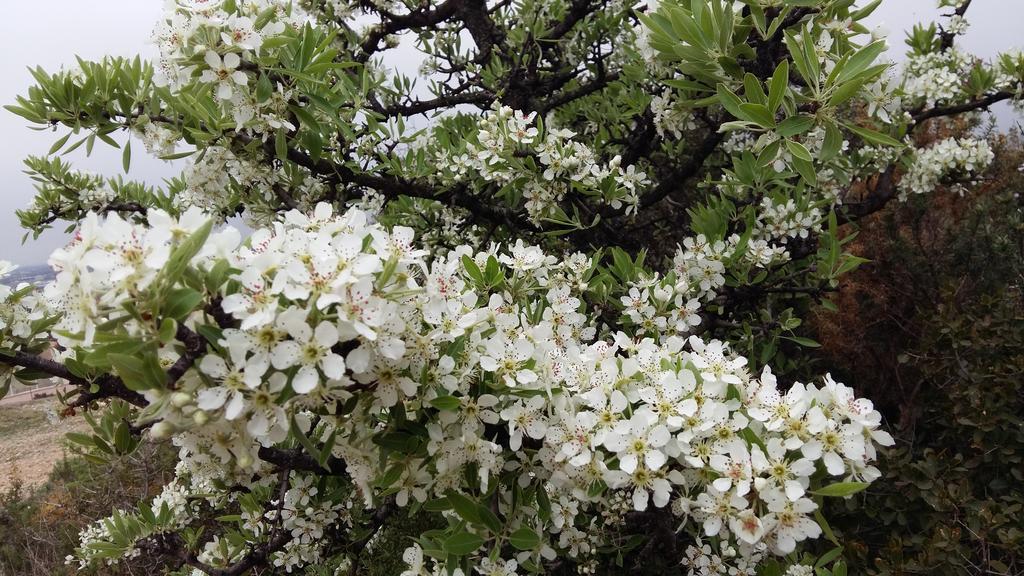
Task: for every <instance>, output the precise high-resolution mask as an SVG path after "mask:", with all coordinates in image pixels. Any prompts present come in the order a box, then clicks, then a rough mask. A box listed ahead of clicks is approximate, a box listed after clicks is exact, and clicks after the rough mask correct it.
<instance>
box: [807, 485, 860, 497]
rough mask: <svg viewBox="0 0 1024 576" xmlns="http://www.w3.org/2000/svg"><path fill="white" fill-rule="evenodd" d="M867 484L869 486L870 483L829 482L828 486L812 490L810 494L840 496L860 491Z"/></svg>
mask: <svg viewBox="0 0 1024 576" xmlns="http://www.w3.org/2000/svg"><path fill="white" fill-rule="evenodd" d="M868 486H870V484H868V483H867V482H837V483H835V484H829V485H828V486H822V487H821V488H819V489H817V490H812V491H811V494H814V495H816V496H827V497H833V498H842V497H845V496H851V495H853V494H856V493H858V492H862V491H864V490H866V489H867V487H868Z"/></svg>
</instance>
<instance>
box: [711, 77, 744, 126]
mask: <svg viewBox="0 0 1024 576" xmlns="http://www.w3.org/2000/svg"><path fill="white" fill-rule="evenodd" d="M718 101H719V103H721V104H722V107H724V108H725V110H726V111H727V112H729V114H732V115H733V116H735V117H736V118H739V119H740V120H747V119H748V118H747V117H746V115H745V114H744V113H743V110H742V109H740V104H742V103H743V102H742V101H741V100H740V98H739V96H737V95H736V94H735V93H733V91H732V90H729V87H728V86H726V85H725V84H721V83H719V84H718Z"/></svg>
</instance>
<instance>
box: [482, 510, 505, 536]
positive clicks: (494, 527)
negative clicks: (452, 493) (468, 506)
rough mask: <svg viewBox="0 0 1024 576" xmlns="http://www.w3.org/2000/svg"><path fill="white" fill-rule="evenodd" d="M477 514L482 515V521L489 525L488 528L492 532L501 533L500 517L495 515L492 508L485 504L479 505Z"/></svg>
mask: <svg viewBox="0 0 1024 576" xmlns="http://www.w3.org/2000/svg"><path fill="white" fill-rule="evenodd" d="M477 515H478V516H480V522H481V523H482V524H483V525H484V526H487V529H488V530H490V531H491V533H493V534H500V533H501V520H499V519H498V516H497V515H495V514H494V512H492V511H491V509H490V508H488V507H487V506H484V505H483V504H480V505H478V506H477Z"/></svg>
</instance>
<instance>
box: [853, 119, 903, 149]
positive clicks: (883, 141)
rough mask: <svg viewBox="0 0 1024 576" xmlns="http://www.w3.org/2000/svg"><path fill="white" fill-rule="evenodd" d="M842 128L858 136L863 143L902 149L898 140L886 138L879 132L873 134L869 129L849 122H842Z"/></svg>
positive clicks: (901, 144)
mask: <svg viewBox="0 0 1024 576" xmlns="http://www.w3.org/2000/svg"><path fill="white" fill-rule="evenodd" d="M843 126H846V128H847V129H848V130H849V131H850V132H853V133H854V134H856V135H857V136H860V137H861V138H863V139H864V140H865V141H867V142H869V143H871V144H878V145H879V146H894V147H896V148H902V147H903V143H902V142H900V141H899V140H896V139H895V138H893V137H891V136H886V135H885V134H882V133H881V132H875V131H874V130H871V129H870V128H862V127H860V126H857V125H856V124H851V123H849V122H843Z"/></svg>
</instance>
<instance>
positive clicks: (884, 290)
mask: <svg viewBox="0 0 1024 576" xmlns="http://www.w3.org/2000/svg"><path fill="white" fill-rule="evenodd" d="M1020 151H1021V146H1020V142H1019V141H1018V140H1017V139H1010V140H1007V141H1006V142H1004V144H1003V149H1002V150H1000V152H999V153H998V154H997V158H998V159H999V160H998V162H999V166H997V170H996V171H995V175H994V177H993V180H991V181H990V182H988V183H987V184H986V185H985V186H983V187H982V188H981V189H980V190H978V191H976V192H975V193H973V194H970V195H968V196H966V197H962V198H961V197H959V196H957V195H948V196H947V197H946V198H945V199H944V202H941V203H937V202H933V203H931V204H930V205H929V206H925V205H923V204H921V205H916V206H915V205H911V206H907V207H905V208H903V209H901V210H899V211H893V212H890V213H888V214H887V215H885V217H883V218H882V219H880V220H879V221H877V222H875V223H874V224H873V225H872V226H868V227H866V228H865V236H866V237H862V239H861V243H862V244H863V245H864V247H865V248H866V249H867V250H866V251H867V253H868V255H869V256H870V257H872V259H873V262H872V263H871V264H870V265H868V266H866V267H865V269H864V270H863V271H862V272H861V273H860V278H858V279H856V280H855V281H854V283H853V285H854V286H855V288H854V290H853V291H852V292H849V293H847V294H846V295H845V297H846V298H847V299H849V300H851V303H852V304H854V309H855V310H856V312H855V313H853V316H854V317H852V318H849V319H847V320H846V322H845V326H846V327H847V328H850V329H849V330H846V332H845V336H838V335H837V334H838V332H842V331H843V325H842V323H840V326H838V327H836V328H835V330H836V331H837V332H836V333H833V334H832V337H831V338H823V340H824V341H825V342H826V348H830V349H831V352H832V355H833V356H834V358H835V359H836V360H837V361H839V360H841V359H842V358H844V357H845V358H847V362H846V363H845V365H843V368H842V371H843V372H845V373H844V374H842V375H843V376H844V377H846V378H847V379H848V381H851V382H854V383H856V385H857V386H858V389H859V390H861V391H863V392H866V393H867V395H868V396H870V397H873V398H877V399H880V401H881V403H882V404H883V406H882V411H883V413H884V414H885V415H886V416H887V417H888V418H889V419H890V425H891V427H892V429H893V433H894V436H896V439H897V444H896V446H895V447H894V448H892V449H890V450H888V451H887V452H886V453H885V455H884V457H883V458H882V460H881V462H880V465H879V467H880V468H881V469H882V471H883V478H882V479H881V480H880V481H879V482H877V483H875V484H873V485H872V488H871V490H870V492H871V494H870V497H868V498H865V499H864V500H863V501H850V502H847V503H846V507H847V509H848V510H847V512H848V513H846V514H844V515H842V516H841V517H840V518H838V519H837V520H836V521H835V522H834V523H833V528H835V529H836V530H837V531H841V532H842V534H843V536H844V538H845V539H846V541H847V550H846V555H847V557H848V558H850V559H851V560H853V561H854V562H855V563H854V565H853V566H852V567H851V573H878V574H922V573H927V574H930V575H933V576H945V575H947V574H948V575H954V574H1024V417H1022V415H1024V386H1022V385H1021V378H1022V375H1024V295H1022V285H1021V279H1022V277H1024V212H1022V209H1021V199H1020V198H1019V195H1018V191H1019V190H1021V186H1022V184H1024V178H1022V176H1021V173H1020V172H1019V170H1018V166H1020V164H1021V152H1020ZM879 228H880V229H881V230H879ZM856 286H860V288H859V289H857V288H856ZM852 350H856V353H852V352H851V351H852ZM849 359H854V360H855V361H854V362H850V361H849ZM841 365H842V364H841Z"/></svg>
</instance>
